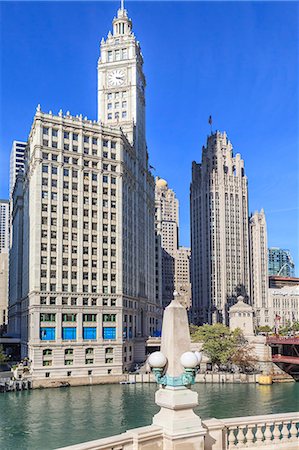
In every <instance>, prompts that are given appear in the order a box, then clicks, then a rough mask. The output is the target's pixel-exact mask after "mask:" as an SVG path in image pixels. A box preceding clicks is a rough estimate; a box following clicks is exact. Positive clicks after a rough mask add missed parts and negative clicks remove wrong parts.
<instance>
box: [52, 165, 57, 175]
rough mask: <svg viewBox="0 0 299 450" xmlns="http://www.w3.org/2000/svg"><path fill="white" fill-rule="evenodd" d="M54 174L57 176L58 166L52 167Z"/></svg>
mask: <svg viewBox="0 0 299 450" xmlns="http://www.w3.org/2000/svg"><path fill="white" fill-rule="evenodd" d="M52 174H53V175H57V167H56V166H52Z"/></svg>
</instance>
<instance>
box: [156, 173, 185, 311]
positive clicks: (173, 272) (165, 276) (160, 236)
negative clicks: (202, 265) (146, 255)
mask: <svg viewBox="0 0 299 450" xmlns="http://www.w3.org/2000/svg"><path fill="white" fill-rule="evenodd" d="M155 220H156V292H157V295H158V293H161V294H160V295H161V296H162V302H163V307H166V306H167V305H168V303H169V302H170V301H171V300H172V299H173V291H174V290H176V291H177V292H178V293H179V294H180V297H179V299H180V301H181V303H182V304H183V305H185V306H186V307H188V308H189V307H190V300H191V286H190V253H191V252H190V248H187V247H179V201H178V199H177V198H176V195H175V193H174V191H173V190H172V189H169V187H168V184H167V181H165V180H163V179H162V178H158V177H157V178H156V191H155ZM159 268H160V269H159Z"/></svg>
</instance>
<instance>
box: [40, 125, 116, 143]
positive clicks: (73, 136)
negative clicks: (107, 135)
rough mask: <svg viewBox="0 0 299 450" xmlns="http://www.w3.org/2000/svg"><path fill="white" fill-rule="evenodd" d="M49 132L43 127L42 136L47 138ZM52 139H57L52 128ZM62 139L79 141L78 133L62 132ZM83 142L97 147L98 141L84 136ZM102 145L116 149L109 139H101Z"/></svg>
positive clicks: (56, 132) (55, 131) (56, 131)
mask: <svg viewBox="0 0 299 450" xmlns="http://www.w3.org/2000/svg"><path fill="white" fill-rule="evenodd" d="M49 132H50V128H47V127H43V135H44V137H47V136H49V134H50V133H49ZM52 137H58V129H56V128H52ZM63 138H64V139H67V140H69V139H71V140H73V141H78V140H79V134H78V133H74V132H72V133H71V132H69V131H64V132H63ZM83 142H84V143H85V144H89V143H90V142H91V143H92V144H93V145H98V143H99V140H98V138H95V137H91V136H86V135H85V136H84V135H83ZM102 143H103V147H106V148H108V147H110V148H116V141H110V140H109V139H103V140H102Z"/></svg>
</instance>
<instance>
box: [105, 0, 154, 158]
mask: <svg viewBox="0 0 299 450" xmlns="http://www.w3.org/2000/svg"><path fill="white" fill-rule="evenodd" d="M112 25H113V31H112V33H111V32H110V31H109V33H108V36H107V38H106V40H105V39H104V38H103V39H102V41H101V56H100V59H99V62H98V120H99V121H100V122H102V123H103V124H104V125H109V126H112V127H121V128H122V130H123V132H124V133H125V134H126V135H127V137H128V139H129V141H130V142H131V143H132V144H134V146H135V149H136V151H138V153H139V156H141V154H142V153H144V154H146V144H145V77H144V74H143V69H142V66H143V57H142V54H141V49H140V45H139V42H138V41H137V40H136V38H135V36H134V33H133V32H132V21H131V20H130V19H129V18H128V15H127V11H126V9H124V5H123V2H121V6H120V8H119V10H118V11H117V17H115V18H114V19H113V22H112ZM136 147H137V148H136ZM142 147H143V149H142ZM142 150H143V151H142Z"/></svg>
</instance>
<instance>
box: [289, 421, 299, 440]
mask: <svg viewBox="0 0 299 450" xmlns="http://www.w3.org/2000/svg"><path fill="white" fill-rule="evenodd" d="M297 431H298V430H297V426H296V421H294V422H293V421H292V424H291V428H290V433H291V441H292V442H294V441H297Z"/></svg>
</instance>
